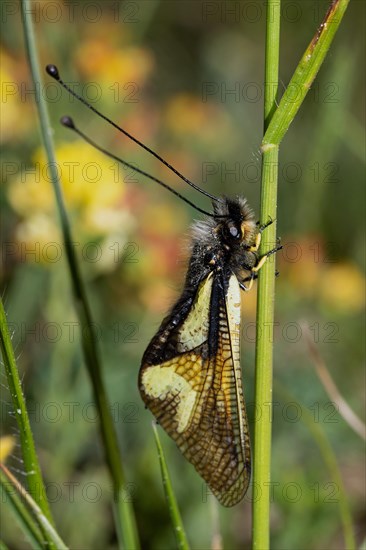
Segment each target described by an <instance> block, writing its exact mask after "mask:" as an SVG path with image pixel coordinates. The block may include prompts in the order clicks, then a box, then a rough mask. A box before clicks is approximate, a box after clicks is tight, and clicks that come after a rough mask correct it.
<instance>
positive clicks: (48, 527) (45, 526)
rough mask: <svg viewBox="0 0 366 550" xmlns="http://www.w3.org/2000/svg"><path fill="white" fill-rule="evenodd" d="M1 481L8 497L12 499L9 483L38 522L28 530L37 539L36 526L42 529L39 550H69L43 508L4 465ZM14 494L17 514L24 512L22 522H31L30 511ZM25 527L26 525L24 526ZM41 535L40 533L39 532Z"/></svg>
mask: <svg viewBox="0 0 366 550" xmlns="http://www.w3.org/2000/svg"><path fill="white" fill-rule="evenodd" d="M0 481H1V485H2V487H3V488H4V489H5V491H6V492H7V495H8V497H9V498H10V496H11V495H10V487H9V483H10V484H11V486H12V487H13V489H15V490H16V491H17V495H20V496H21V497H22V498H23V499H24V500H25V502H26V504H27V505H28V507H29V508H30V510H31V511H32V513H33V515H34V518H35V521H36V522H37V523H36V525H34V524H33V523H31V524H29V523H28V524H27V527H28V528H31V526H32V528H31V533H32V535H33V536H34V537H35V536H36V534H37V529H36V526H37V524H38V526H39V527H40V529H41V531H42V534H43V537H42V539H41V544H40V545H39V546H38V548H44V547H47V548H50V547H52V548H57V550H67V546H66V545H65V543H64V542H63V541H62V539H61V537H60V535H59V534H58V533H57V531H56V530H55V528H54V527H53V525H52V524H51V523H50V522H49V520H48V518H47V517H46V516H45V515H44V513H43V512H42V510H41V508H40V507H39V506H38V504H37V503H36V502H35V501H34V500H33V498H32V497H31V495H30V494H29V493H28V492H27V491H26V490H25V489H24V487H23V486H22V485H21V484H20V483H19V481H18V480H17V479H16V478H15V477H14V476H13V474H12V473H11V472H10V471H9V470H8V468H7V467H6V466H5V465H4V464H0ZM14 496H15V495H14V494H13V495H12V497H13V498H12V502H13V504H15V502H16V501H17V504H18V506H17V512H18V514H19V513H20V512H21V511H22V512H23V514H24V513H25V514H26V515H23V517H22V520H23V521H25V520H27V521H28V522H29V521H30V520H31V518H30V515H29V513H28V510H26V509H24V505H23V503H22V502H21V501H19V500H18V499H16V498H14ZM23 525H25V524H23ZM38 533H39V532H38Z"/></svg>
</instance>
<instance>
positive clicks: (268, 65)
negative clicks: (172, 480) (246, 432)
mask: <svg viewBox="0 0 366 550" xmlns="http://www.w3.org/2000/svg"><path fill="white" fill-rule="evenodd" d="M348 3H349V0H333V1H332V2H331V5H330V8H329V10H328V12H327V14H326V16H325V18H324V21H323V23H322V24H321V25H320V27H319V29H318V31H317V32H316V34H315V36H314V37H313V39H312V40H311V42H310V44H309V46H308V48H307V49H306V51H305V53H304V55H303V57H302V59H301V60H300V63H299V64H298V66H297V68H296V70H295V72H294V75H293V77H292V79H291V81H290V83H289V85H288V87H287V89H286V91H285V93H284V95H283V97H282V99H281V101H280V104H279V106H278V108H277V109H276V107H275V96H276V93H277V87H278V52H279V28H280V2H279V0H269V1H268V2H267V34H266V60H265V105H264V113H265V117H264V118H265V123H264V129H265V135H264V138H263V141H262V146H261V149H262V152H263V161H262V187H261V209H260V220H261V222H262V223H264V222H266V221H267V220H268V219H269V217H271V218H272V219H273V220H275V218H276V207H277V173H278V147H279V144H280V142H281V140H282V138H283V137H284V135H285V133H286V132H287V130H288V128H289V126H290V124H291V122H292V120H293V119H294V117H295V115H296V113H297V111H298V110H299V108H300V106H301V104H302V102H303V100H304V99H305V96H306V93H307V92H308V90H309V88H310V86H311V84H312V82H313V81H314V79H315V77H316V75H317V73H318V71H319V68H320V66H321V64H322V63H323V61H324V58H325V55H326V53H327V51H328V49H329V47H330V45H331V42H332V40H333V38H334V35H335V33H336V31H337V29H338V26H339V24H340V21H341V20H342V17H343V15H344V13H345V10H346V8H347V5H348ZM275 242H276V226H275V223H273V224H272V225H270V226H269V227H268V229H267V230H266V233H265V238H264V239H263V241H262V244H261V248H260V253H261V254H264V253H265V252H266V251H267V250H268V249H269V248H271V246H274V244H275ZM274 277H275V265H274V262H273V261H270V262H267V263H266V264H265V265H264V266H263V269H262V270H261V271H260V273H259V281H258V314H257V342H256V376H255V402H256V416H255V427H254V476H253V484H254V491H255V494H254V499H253V548H257V549H260V550H266V549H268V548H269V496H270V495H269V491H270V456H271V403H272V364H273V356H272V353H273V351H272V348H273V344H272V342H273V319H274Z"/></svg>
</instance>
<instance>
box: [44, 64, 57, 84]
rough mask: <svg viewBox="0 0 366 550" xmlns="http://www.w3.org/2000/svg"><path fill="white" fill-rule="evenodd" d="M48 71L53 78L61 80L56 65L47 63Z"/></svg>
mask: <svg viewBox="0 0 366 550" xmlns="http://www.w3.org/2000/svg"><path fill="white" fill-rule="evenodd" d="M46 73H47V74H49V75H50V76H52V78H55V79H56V80H60V75H59V72H58V68H57V67H56V65H47V66H46Z"/></svg>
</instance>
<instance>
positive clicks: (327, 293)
mask: <svg viewBox="0 0 366 550" xmlns="http://www.w3.org/2000/svg"><path fill="white" fill-rule="evenodd" d="M319 292H320V296H321V297H322V299H323V300H324V301H325V302H326V303H327V304H328V305H330V306H333V307H334V308H336V309H338V310H340V311H345V312H352V311H362V310H363V308H364V307H365V277H364V276H363V274H362V273H361V271H360V269H359V268H358V267H357V266H356V265H355V264H352V263H346V262H345V263H342V264H337V265H334V266H331V267H329V269H327V270H326V271H325V272H324V274H323V277H322V280H321V282H320V289H319Z"/></svg>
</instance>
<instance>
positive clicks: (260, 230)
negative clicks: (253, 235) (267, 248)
mask: <svg viewBox="0 0 366 550" xmlns="http://www.w3.org/2000/svg"><path fill="white" fill-rule="evenodd" d="M274 221H275V220H273V219H272V218H271V216H269V220H268V221H267V222H266V223H263V224H262V225H261V222H257V225H259V232H260V233H262V232H263V231H264V230H265V229H266V228H267V227H269V226H270V225H272V224H273V222H274Z"/></svg>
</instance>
